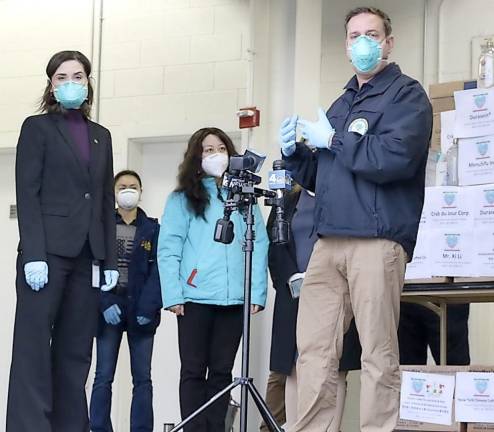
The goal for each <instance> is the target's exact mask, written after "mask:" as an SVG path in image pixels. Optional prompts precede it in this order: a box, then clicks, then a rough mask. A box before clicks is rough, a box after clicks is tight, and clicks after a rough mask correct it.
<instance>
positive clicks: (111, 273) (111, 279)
mask: <svg viewBox="0 0 494 432" xmlns="http://www.w3.org/2000/svg"><path fill="white" fill-rule="evenodd" d="M103 274H104V275H105V284H104V285H102V286H101V291H110V290H112V289H113V288H115V287H116V286H117V282H118V271H116V270H105V271H104V272H103Z"/></svg>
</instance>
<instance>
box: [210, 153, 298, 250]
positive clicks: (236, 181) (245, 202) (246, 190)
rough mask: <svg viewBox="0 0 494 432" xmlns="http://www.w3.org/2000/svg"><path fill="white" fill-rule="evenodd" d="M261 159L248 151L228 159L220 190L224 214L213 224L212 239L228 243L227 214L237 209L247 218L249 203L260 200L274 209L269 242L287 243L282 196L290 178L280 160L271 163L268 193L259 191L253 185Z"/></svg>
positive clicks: (229, 224)
mask: <svg viewBox="0 0 494 432" xmlns="http://www.w3.org/2000/svg"><path fill="white" fill-rule="evenodd" d="M265 159H266V157H265V156H263V155H261V154H259V153H257V152H256V151H254V150H252V149H248V150H246V151H245V153H244V154H243V155H239V156H232V157H231V158H230V164H229V167H228V171H227V172H226V173H225V175H224V176H223V187H224V188H226V189H227V190H228V195H227V199H226V201H225V208H224V214H223V217H222V218H221V219H218V221H217V222H216V228H215V231H214V240H215V241H217V242H221V243H225V244H229V243H231V242H232V241H233V238H234V227H233V222H232V221H231V220H230V216H231V214H232V213H233V212H234V211H235V210H239V211H240V212H241V213H242V215H243V216H244V218H246V217H247V215H246V212H245V209H246V208H247V207H248V206H249V204H256V203H257V198H260V197H264V198H265V201H264V204H265V205H267V206H271V207H274V208H275V209H276V218H275V222H274V224H273V228H272V231H271V239H272V242H273V243H279V244H281V243H287V242H288V241H289V233H290V230H289V226H288V222H287V221H286V220H285V218H284V215H285V209H284V204H285V203H284V201H285V199H284V194H285V191H289V190H290V189H291V184H292V179H291V176H290V172H289V171H287V170H285V162H284V161H283V160H275V161H274V162H273V170H272V171H270V172H269V177H268V185H269V189H270V190H266V189H261V188H258V187H256V185H258V184H260V183H261V180H262V179H261V177H260V176H258V175H256V173H258V172H259V171H260V170H261V167H262V164H263V163H264V160H265Z"/></svg>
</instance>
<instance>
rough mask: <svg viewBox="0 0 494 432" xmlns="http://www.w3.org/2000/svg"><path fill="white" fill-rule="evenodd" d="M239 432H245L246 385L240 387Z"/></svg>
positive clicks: (247, 394) (247, 393) (247, 395)
mask: <svg viewBox="0 0 494 432" xmlns="http://www.w3.org/2000/svg"><path fill="white" fill-rule="evenodd" d="M240 390H241V393H240V432H247V407H248V397H249V392H248V390H247V384H244V385H242V388H241V389H240Z"/></svg>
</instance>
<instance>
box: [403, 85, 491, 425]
mask: <svg viewBox="0 0 494 432" xmlns="http://www.w3.org/2000/svg"><path fill="white" fill-rule="evenodd" d="M472 89H476V82H475V81H454V82H448V83H441V84H434V85H431V86H430V88H429V96H430V99H431V103H432V108H433V132H432V138H431V147H430V152H431V154H433V153H434V154H435V155H437V154H439V153H440V152H443V154H444V152H446V151H447V150H448V148H450V146H451V145H452V143H453V138H456V136H455V132H456V129H454V126H456V122H457V121H458V119H457V118H456V114H457V112H458V111H457V110H458V108H459V107H458V103H456V104H455V99H456V100H457V102H462V101H463V99H464V98H465V96H468V97H470V96H471V98H472V101H474V102H475V105H477V106H476V107H474V109H473V111H472V112H473V113H474V114H473V116H470V118H467V120H470V119H471V118H474V117H475V116H476V115H477V114H479V115H485V117H486V118H489V117H490V113H489V108H488V107H485V106H484V105H485V104H486V100H487V99H488V98H489V97H491V98H492V99H494V89H491V90H489V91H486V90H483V89H479V90H478V94H473V93H472V92H477V90H472ZM465 91H466V92H465ZM469 91H470V93H468V92H469ZM455 92H456V94H455ZM458 92H460V93H458ZM471 93H472V94H471ZM477 108H478V109H477ZM460 111H461V110H460ZM460 114H461V115H463V117H465V115H464V113H460ZM461 115H460V116H461ZM492 116H493V117H494V111H493V113H492ZM441 118H442V119H443V122H442V121H441ZM459 120H460V121H461V120H462V119H459ZM463 120H464V122H465V118H463ZM474 120H475V119H474ZM441 123H443V125H444V127H442V124H441ZM460 137H462V135H460ZM472 137H474V135H470V137H469V138H464V139H459V140H458V141H457V142H458V169H459V173H458V178H459V185H458V186H452V187H429V188H426V198H425V204H424V212H423V214H422V219H421V224H420V230H419V235H418V238H417V247H416V251H415V256H414V261H412V263H410V264H409V266H408V268H407V275H406V278H407V281H406V282H407V283H434V282H438V283H444V282H453V281H455V282H480V281H494V271H493V269H494V181H493V180H492V179H493V178H494V157H493V155H494V153H490V150H489V152H488V151H487V150H486V147H488V146H489V145H490V139H486V137H482V139H478V138H472ZM492 138H493V145H492V147H493V148H494V136H493V137H492ZM472 141H473V143H472ZM462 146H463V147H462ZM467 146H470V150H468V149H467ZM466 149H467V150H468V151H465V150H466ZM468 152H470V154H469V153H468ZM473 153H475V160H476V162H470V160H469V159H468V158H471V160H472V161H473V159H474V158H473ZM462 158H463V159H462ZM489 158H492V161H491V160H490V159H489ZM430 159H432V158H430ZM477 161H480V162H477ZM486 161H488V162H486ZM477 164H478V165H483V166H484V167H487V166H488V165H489V164H490V166H492V172H491V173H489V172H487V170H488V169H487V168H486V169H484V172H483V173H482V177H479V176H477V177H475V176H474V175H469V174H470V173H466V171H467V170H468V169H469V167H472V166H473V167H474V168H475V167H476V166H477ZM486 173H487V175H486ZM484 179H487V180H486V181H484ZM490 232H492V235H491V237H489V238H492V241H490V240H487V241H485V239H484V238H485V237H486V236H487V237H488V236H489V235H490V234H489V233H490ZM479 233H480V236H479V235H478V234H479ZM483 237H484V238H483ZM462 241H465V243H464V244H461V242H462ZM479 242H484V243H485V246H484V249H486V250H483V251H480V252H478V251H476V250H475V249H476V248H478V244H477V243H479ZM467 243H468V244H467ZM441 244H442V246H441ZM438 248H439V249H438ZM436 249H437V250H436ZM487 249H488V250H487ZM466 255H468V257H466ZM484 259H485V260H490V261H491V262H492V263H493V266H492V267H489V266H488V265H485V264H486V262H482V260H484ZM455 261H456V262H455ZM478 274H482V275H484V276H485V275H487V277H474V276H475V275H478ZM459 275H462V276H461V277H459ZM405 371H408V372H414V373H417V374H419V375H420V374H430V373H433V374H440V375H449V376H454V377H455V381H454V383H455V384H454V385H455V389H454V391H455V396H454V397H455V398H457V395H458V392H460V393H459V394H460V395H461V394H462V391H463V390H465V389H464V388H463V389H460V388H459V387H458V386H461V385H463V386H464V383H462V381H461V380H458V378H457V374H458V373H462V372H469V373H474V372H485V373H488V374H489V379H488V380H491V379H492V390H491V389H490V388H489V387H486V388H480V390H479V391H477V394H475V392H474V393H472V397H471V398H470V401H472V407H475V406H476V407H477V409H478V407H479V404H480V405H481V406H482V403H484V406H483V408H484V411H486V412H487V411H488V412H489V413H490V415H491V417H489V418H494V367H481V366H480V367H479V366H429V365H427V366H406V367H405V366H403V367H402V372H405ZM491 375H492V378H491ZM419 381H420V379H419ZM484 384H485V383H484ZM410 388H412V387H410V386H409V387H408V389H410ZM416 390H417V391H416V393H420V392H419V391H418V390H419V386H417V388H416ZM420 390H422V389H420ZM491 391H492V393H491ZM405 392H406V390H404V389H403V387H402V401H403V398H404V397H406V396H405V394H404V393H405ZM413 392H414V391H413V390H412V393H413ZM412 396H416V398H419V397H420V395H419V394H416V395H412ZM426 396H427V395H425V397H426ZM412 399H413V398H412ZM416 400H418V401H419V403H418V404H416V405H415V407H420V399H416ZM455 400H456V399H455ZM458 400H459V399H458ZM479 401H480V402H479ZM475 404H477V405H475ZM412 405H413V404H412ZM454 405H455V403H453V412H452V413H451V418H452V424H451V425H445V424H438V423H435V422H432V423H431V422H429V423H428V422H426V421H425V420H421V419H420V414H419V415H418V417H417V418H416V419H415V420H405V419H402V418H400V420H399V422H398V425H397V428H396V430H398V431H422V432H426V431H427V432H480V431H484V432H485V431H491V432H494V423H480V422H479V420H478V419H477V418H471V419H470V422H456V421H454V420H455V418H456V417H455V413H454ZM472 409H473V408H472ZM424 410H427V407H425V408H424ZM405 417H406V415H405ZM460 419H461V418H460ZM484 421H485V420H484ZM489 421H491V420H489Z"/></svg>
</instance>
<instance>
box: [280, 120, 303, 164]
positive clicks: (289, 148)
mask: <svg viewBox="0 0 494 432" xmlns="http://www.w3.org/2000/svg"><path fill="white" fill-rule="evenodd" d="M297 120H298V116H297V115H293V116H291V117H287V118H286V119H285V120H283V121H282V122H281V126H280V131H279V135H278V139H279V141H280V147H281V153H283V155H285V156H286V157H289V156H291V155H292V154H293V153H295V149H296V145H295V138H296V133H297Z"/></svg>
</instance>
